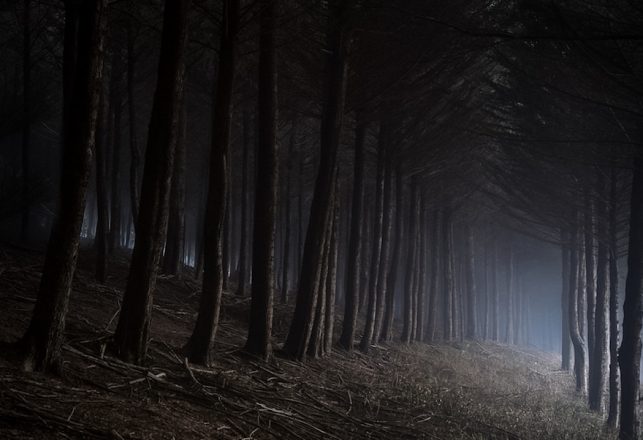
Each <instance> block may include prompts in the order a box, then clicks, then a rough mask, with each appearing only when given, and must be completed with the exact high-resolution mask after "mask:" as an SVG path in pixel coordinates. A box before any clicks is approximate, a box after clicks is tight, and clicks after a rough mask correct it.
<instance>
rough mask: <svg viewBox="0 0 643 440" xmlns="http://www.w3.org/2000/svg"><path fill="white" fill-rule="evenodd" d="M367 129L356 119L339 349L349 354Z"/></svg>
mask: <svg viewBox="0 0 643 440" xmlns="http://www.w3.org/2000/svg"><path fill="white" fill-rule="evenodd" d="M365 147H366V125H365V123H364V122H363V121H362V120H361V119H360V116H359V115H357V116H356V121H355V159H354V162H353V175H354V181H353V200H352V202H353V203H352V207H351V218H350V221H351V224H350V237H349V242H348V254H347V260H346V275H345V280H346V295H345V298H344V322H343V325H342V334H341V336H340V338H339V345H340V346H341V347H342V348H344V349H346V350H348V351H351V350H352V349H353V343H354V340H355V327H356V325H357V312H358V306H359V296H360V295H359V293H360V281H361V280H360V269H361V264H362V259H363V258H362V257H363V255H362V252H361V251H362V243H363V241H364V240H363V239H362V223H363V211H364V171H365V164H366V161H365Z"/></svg>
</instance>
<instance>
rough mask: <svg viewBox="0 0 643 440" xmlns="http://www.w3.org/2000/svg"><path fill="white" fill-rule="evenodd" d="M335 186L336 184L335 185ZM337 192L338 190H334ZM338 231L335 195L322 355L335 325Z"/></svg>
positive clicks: (337, 207)
mask: <svg viewBox="0 0 643 440" xmlns="http://www.w3.org/2000/svg"><path fill="white" fill-rule="evenodd" d="M335 185H337V184H335ZM335 191H336V192H339V188H336V189H335ZM338 229H339V196H338V194H336V195H335V207H334V213H333V227H332V229H331V236H330V247H329V254H328V270H327V272H326V322H325V325H324V327H325V329H326V334H325V336H324V353H325V354H326V355H329V354H330V353H331V350H332V347H333V333H334V331H333V330H334V324H335V295H336V286H337V254H338V252H337V251H338V246H337V241H338Z"/></svg>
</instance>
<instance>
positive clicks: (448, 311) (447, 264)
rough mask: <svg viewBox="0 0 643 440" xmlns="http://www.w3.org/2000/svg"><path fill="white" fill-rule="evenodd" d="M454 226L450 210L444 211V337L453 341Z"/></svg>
mask: <svg viewBox="0 0 643 440" xmlns="http://www.w3.org/2000/svg"><path fill="white" fill-rule="evenodd" d="M452 235H453V225H452V223H451V211H450V208H445V209H444V210H443V211H442V237H441V238H442V261H443V264H444V267H443V271H442V272H443V274H442V276H443V277H444V278H443V283H444V284H443V291H444V301H443V304H442V305H443V316H442V319H443V325H444V330H443V333H444V334H443V337H444V339H445V340H446V341H451V340H452V339H453V338H454V336H455V325H454V316H453V303H454V281H453V255H452Z"/></svg>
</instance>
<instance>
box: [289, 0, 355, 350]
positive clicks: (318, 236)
mask: <svg viewBox="0 0 643 440" xmlns="http://www.w3.org/2000/svg"><path fill="white" fill-rule="evenodd" d="M345 7H346V5H345V4H344V3H343V2H341V1H339V0H335V1H331V2H329V8H330V9H331V10H332V12H331V13H330V17H329V28H330V29H329V32H328V40H329V41H328V47H329V48H330V52H329V60H328V67H329V74H330V75H329V78H328V82H327V86H326V93H325V95H326V97H327V99H326V105H325V108H324V111H323V116H322V124H321V151H320V164H319V171H318V173H317V180H316V182H315V189H314V194H313V201H312V206H311V210H310V217H309V223H308V232H307V234H306V240H305V244H304V253H303V257H302V265H301V272H300V278H299V286H298V291H297V301H296V304H295V312H294V314H293V319H292V321H291V325H290V329H289V331H288V337H287V338H286V343H285V344H284V351H285V352H286V353H288V354H289V355H291V356H294V357H296V358H298V359H301V360H303V359H305V357H306V352H307V348H308V343H309V341H310V335H311V332H312V323H313V315H314V311H315V304H316V301H317V293H318V288H319V278H320V275H321V261H322V249H323V244H324V231H325V230H326V225H327V224H328V222H329V220H330V216H331V210H332V209H331V206H332V203H331V201H332V199H331V193H332V190H331V187H332V186H333V181H334V179H335V173H336V172H337V171H336V167H337V150H338V147H339V138H340V135H341V131H342V120H343V115H344V102H345V97H346V79H347V62H346V43H347V41H348V40H347V38H346V36H345V29H344V24H343V21H344V8H345Z"/></svg>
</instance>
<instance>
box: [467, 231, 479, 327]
mask: <svg viewBox="0 0 643 440" xmlns="http://www.w3.org/2000/svg"><path fill="white" fill-rule="evenodd" d="M466 233H467V236H466V240H467V242H466V251H467V265H466V277H467V320H466V322H467V324H466V335H465V336H466V338H467V339H476V338H477V336H478V335H477V333H476V331H477V326H478V324H477V322H476V311H477V305H476V278H475V272H476V265H475V247H474V237H473V228H472V227H471V226H470V225H467V231H466Z"/></svg>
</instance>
